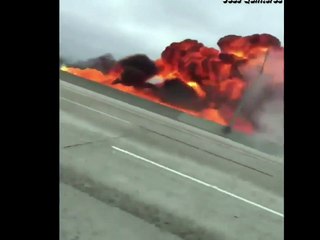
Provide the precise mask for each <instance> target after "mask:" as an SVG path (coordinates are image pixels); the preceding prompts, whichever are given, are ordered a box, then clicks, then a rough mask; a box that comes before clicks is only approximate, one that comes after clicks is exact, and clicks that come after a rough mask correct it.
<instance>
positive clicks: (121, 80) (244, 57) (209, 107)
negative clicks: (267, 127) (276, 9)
mask: <svg viewBox="0 0 320 240" xmlns="http://www.w3.org/2000/svg"><path fill="white" fill-rule="evenodd" d="M218 46H219V47H220V49H221V51H218V50H216V49H214V48H208V47H206V46H204V45H203V44H202V43H199V42H198V41H196V40H190V39H186V40H184V41H182V42H176V43H172V44H171V45H170V46H168V47H167V48H166V49H165V50H164V51H163V52H162V54H161V58H159V59H158V60H156V61H155V62H153V61H151V60H150V59H149V58H148V57H146V56H145V55H135V56H131V57H128V58H126V59H122V60H120V61H118V62H117V63H116V64H115V65H114V66H113V67H112V68H111V69H109V70H108V72H107V73H106V74H104V73H102V72H101V71H99V70H96V69H93V68H86V69H80V68H76V67H71V66H70V67H66V66H64V67H62V70H64V71H67V72H69V73H71V74H74V75H77V76H79V77H82V78H85V79H88V80H91V81H95V82H99V83H101V84H104V85H107V86H109V87H113V88H116V89H118V90H121V91H124V92H128V93H131V94H133V95H136V96H138V97H141V98H145V99H148V100H150V101H153V102H156V103H159V104H162V105H166V106H169V107H171V108H174V109H177V110H180V111H182V112H185V113H187V114H190V115H193V116H196V117H200V118H203V119H206V120H210V121H213V122H216V123H218V124H221V125H227V124H228V121H229V120H230V118H231V117H232V113H233V112H234V110H235V108H236V107H237V104H238V103H239V100H240V99H241V98H242V96H243V93H244V90H245V88H246V86H247V84H248V81H247V79H245V77H244V76H243V74H242V73H241V71H240V69H241V68H246V69H247V70H248V69H249V70H251V69H252V70H254V69H259V68H261V67H262V61H261V60H263V59H264V57H265V55H266V53H267V51H268V49H277V50H280V51H283V48H282V47H281V44H280V41H279V40H278V39H277V38H275V37H273V36H271V35H268V34H261V35H258V34H256V35H252V36H247V37H240V36H234V35H229V36H226V37H224V38H221V39H220V40H219V41H218ZM282 56H283V55H282ZM281 63H283V59H282V61H281ZM281 63H280V64H279V62H278V63H277V65H276V66H273V65H272V64H271V65H272V67H268V68H267V69H266V71H267V73H268V75H270V76H271V77H274V76H272V75H273V74H274V75H275V74H276V73H274V72H276V71H275V69H281V68H283V66H282V65H281ZM278 72H279V71H278ZM281 77H283V76H281ZM275 78H279V76H275ZM156 80H157V82H156V83H153V81H156ZM235 128H236V129H237V130H239V131H242V132H246V133H252V132H253V130H254V129H253V125H252V122H251V121H249V119H246V118H244V117H242V118H241V117H240V118H239V119H238V120H237V121H236V124H235Z"/></svg>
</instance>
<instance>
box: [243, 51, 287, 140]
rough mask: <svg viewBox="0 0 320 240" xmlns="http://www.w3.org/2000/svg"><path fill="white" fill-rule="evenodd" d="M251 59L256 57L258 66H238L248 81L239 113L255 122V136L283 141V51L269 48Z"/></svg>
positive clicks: (255, 60) (255, 61) (250, 64)
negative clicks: (264, 54) (261, 54)
mask: <svg viewBox="0 0 320 240" xmlns="http://www.w3.org/2000/svg"><path fill="white" fill-rule="evenodd" d="M253 61H254V63H255V64H256V63H257V61H258V62H259V63H260V64H258V66H259V67H257V68H255V69H253V68H252V66H253V64H252V63H250V62H248V64H246V65H244V66H243V67H241V68H240V72H241V73H242V75H243V77H244V78H245V79H246V80H247V81H248V92H247V96H246V100H245V102H244V105H243V109H242V114H244V115H246V116H248V117H249V118H250V119H251V120H252V121H254V122H255V124H256V125H257V127H258V131H257V133H256V134H257V135H259V137H261V138H264V139H266V140H269V141H272V142H275V143H278V144H281V145H283V142H284V136H283V135H284V134H283V132H284V131H283V129H284V126H283V124H284V101H283V100H284V99H283V97H284V51H283V49H269V50H268V53H267V54H266V56H262V57H261V58H259V59H254V60H253ZM264 61H265V63H264V66H263V71H262V73H261V67H262V65H263V62H264ZM255 64H254V65H255Z"/></svg>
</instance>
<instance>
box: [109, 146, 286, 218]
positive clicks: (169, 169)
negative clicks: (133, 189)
mask: <svg viewBox="0 0 320 240" xmlns="http://www.w3.org/2000/svg"><path fill="white" fill-rule="evenodd" d="M112 148H113V149H115V150H117V151H120V152H122V153H125V154H128V155H130V156H132V157H135V158H137V159H140V160H142V161H144V162H147V163H149V164H152V165H154V166H157V167H159V168H162V169H164V170H166V171H169V172H171V173H174V174H176V175H179V176H180V177H184V178H187V179H189V180H191V181H193V182H196V183H199V184H201V185H204V186H206V187H209V188H212V189H214V190H217V191H219V192H221V193H224V194H226V195H228V196H230V197H233V198H236V199H238V200H241V201H243V202H246V203H248V204H250V205H252V206H255V207H258V208H260V209H263V210H265V211H268V212H270V213H273V214H275V215H278V216H280V217H284V215H283V213H279V212H277V211H275V210H272V209H270V208H267V207H264V206H262V205H260V204H258V203H255V202H252V201H250V200H247V199H245V198H243V197H240V196H238V195H236V194H233V193H230V192H228V191H226V190H223V189H221V188H219V187H217V186H214V185H211V184H209V183H206V182H204V181H201V180H199V179H197V178H194V177H191V176H189V175H186V174H184V173H181V172H178V171H176V170H174V169H171V168H169V167H166V166H163V165H161V164H159V163H156V162H153V161H151V160H149V159H146V158H144V157H141V156H139V155H136V154H134V153H132V152H129V151H126V150H124V149H122V148H118V147H116V146H112Z"/></svg>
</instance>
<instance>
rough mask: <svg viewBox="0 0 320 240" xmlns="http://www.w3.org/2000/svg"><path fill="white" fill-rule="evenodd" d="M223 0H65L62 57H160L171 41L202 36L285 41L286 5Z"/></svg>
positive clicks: (212, 43)
mask: <svg viewBox="0 0 320 240" xmlns="http://www.w3.org/2000/svg"><path fill="white" fill-rule="evenodd" d="M222 2H223V0H60V55H61V56H63V57H66V58H69V59H70V58H71V59H72V60H85V59H87V58H91V57H96V56H99V55H102V54H105V53H112V54H113V56H115V58H116V59H119V58H122V57H124V56H127V55H130V54H135V53H145V54H147V55H148V56H149V57H151V58H153V59H156V58H158V57H159V56H160V54H161V52H162V51H163V50H164V48H165V47H166V46H167V45H169V44H170V43H171V42H177V41H182V40H184V39H186V38H191V39H196V40H199V41H200V42H202V43H204V44H205V45H207V46H209V47H215V48H217V41H218V40H219V39H220V38H221V37H223V36H225V35H228V34H236V35H251V34H255V33H269V34H272V35H274V36H276V37H277V38H279V39H280V41H281V42H283V36H284V32H283V27H284V19H283V18H284V13H283V4H268V5H267V4H251V5H248V4H244V3H242V4H223V3H222Z"/></svg>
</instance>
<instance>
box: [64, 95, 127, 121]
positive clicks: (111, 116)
mask: <svg viewBox="0 0 320 240" xmlns="http://www.w3.org/2000/svg"><path fill="white" fill-rule="evenodd" d="M60 99H62V100H64V101H67V102H70V103H72V104H75V105H78V106H80V107H83V108H86V109H88V110H91V111H93V112H96V113H100V114H102V115H105V116H107V117H109V118H113V119H116V120H118V121H121V122H124V123H127V124H131V123H130V122H129V121H126V120H123V119H121V118H118V117H115V116H113V115H110V114H108V113H105V112H102V111H99V110H96V109H94V108H91V107H89V106H87V105H83V104H81V103H77V102H74V101H72V100H70V99H67V98H64V97H60Z"/></svg>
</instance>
